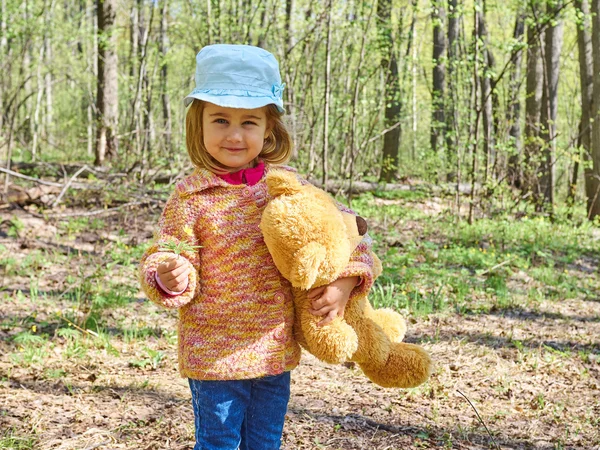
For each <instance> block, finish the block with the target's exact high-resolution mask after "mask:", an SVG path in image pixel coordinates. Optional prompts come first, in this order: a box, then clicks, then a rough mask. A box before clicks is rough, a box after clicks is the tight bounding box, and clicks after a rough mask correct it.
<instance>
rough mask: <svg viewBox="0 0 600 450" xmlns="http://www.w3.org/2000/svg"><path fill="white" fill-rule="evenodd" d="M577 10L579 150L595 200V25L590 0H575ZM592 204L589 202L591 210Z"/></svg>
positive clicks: (572, 192)
mask: <svg viewBox="0 0 600 450" xmlns="http://www.w3.org/2000/svg"><path fill="white" fill-rule="evenodd" d="M575 7H576V8H577V9H579V10H580V11H581V14H582V23H581V24H579V26H578V27H577V45H578V49H579V83H580V90H581V121H580V125H579V135H578V139H577V142H578V144H577V148H578V151H579V154H580V155H581V154H582V155H583V159H584V161H587V162H588V163H589V164H586V165H585V168H584V180H585V193H586V199H588V200H591V199H593V198H594V191H593V181H592V180H593V171H592V164H593V163H592V162H591V158H590V155H591V153H590V151H591V143H592V123H591V121H590V119H591V113H592V96H593V92H594V91H593V89H594V59H593V56H592V24H591V20H590V5H589V1H588V0H575ZM578 172H579V164H578V161H577V160H576V162H575V165H574V167H573V177H572V179H571V186H570V189H569V195H570V199H569V202H570V204H574V202H575V193H576V192H577V179H578V178H579V176H578V175H579V174H578ZM590 206H591V203H588V211H589V209H590Z"/></svg>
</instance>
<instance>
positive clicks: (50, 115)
mask: <svg viewBox="0 0 600 450" xmlns="http://www.w3.org/2000/svg"><path fill="white" fill-rule="evenodd" d="M54 3H55V2H54V1H51V2H50V5H49V7H48V11H47V12H46V15H47V18H46V30H45V31H44V47H45V48H46V51H45V53H44V61H45V66H46V67H52V63H53V51H52V36H51V35H50V33H51V30H52V26H51V24H52V14H53V11H54ZM44 82H45V87H44V91H45V96H46V114H45V115H44V132H45V137H46V141H47V142H48V145H49V146H50V147H53V146H54V137H53V133H52V127H53V124H54V100H53V88H52V85H53V81H52V71H51V70H47V71H46V75H45V77H44Z"/></svg>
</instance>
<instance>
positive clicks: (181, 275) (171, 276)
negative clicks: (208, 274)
mask: <svg viewBox="0 0 600 450" xmlns="http://www.w3.org/2000/svg"><path fill="white" fill-rule="evenodd" d="M189 274H190V269H189V268H188V267H183V268H181V270H180V269H177V270H172V271H171V272H166V273H164V274H163V275H162V276H161V280H163V278H164V280H163V281H165V282H167V283H172V282H177V283H181V282H182V281H184V280H186V279H187V277H188V276H189ZM159 276H160V274H159Z"/></svg>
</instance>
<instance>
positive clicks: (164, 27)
mask: <svg viewBox="0 0 600 450" xmlns="http://www.w3.org/2000/svg"><path fill="white" fill-rule="evenodd" d="M168 27H169V22H168V0H163V8H162V13H161V21H160V54H161V68H160V80H161V91H162V108H163V122H164V127H165V131H164V136H165V150H166V151H167V154H168V155H170V154H171V153H172V151H173V145H172V143H171V134H172V126H171V100H170V99H169V91H168V83H167V81H168V73H167V68H168V64H167V52H168V49H169V34H168Z"/></svg>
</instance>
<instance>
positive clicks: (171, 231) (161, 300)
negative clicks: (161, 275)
mask: <svg viewBox="0 0 600 450" xmlns="http://www.w3.org/2000/svg"><path fill="white" fill-rule="evenodd" d="M186 210H187V207H186V202H185V199H183V198H181V196H180V195H179V194H178V193H177V192H174V193H173V194H172V195H171V197H170V198H169V200H168V201H167V204H166V206H165V209H164V210H163V212H162V215H161V218H160V220H159V223H158V231H157V232H156V234H155V237H154V242H153V244H152V245H151V246H150V248H148V250H146V252H145V253H144V256H143V257H142V260H141V262H140V283H141V286H142V289H143V290H144V292H145V293H146V295H147V296H148V298H149V299H150V300H151V301H152V302H154V303H157V304H158V305H161V306H164V307H165V308H179V307H181V306H184V305H185V304H187V303H189V302H190V301H191V300H192V298H194V295H195V291H196V288H197V284H198V268H199V263H200V260H199V253H198V252H199V249H198V248H196V249H194V250H189V249H187V250H183V251H182V252H181V253H180V255H179V257H180V258H183V259H184V260H185V264H187V265H188V266H189V267H190V269H191V270H190V274H189V278H188V285H187V288H186V289H185V290H184V291H183V292H182V293H181V294H179V295H170V294H168V293H166V292H165V291H164V290H163V289H161V288H160V286H159V285H158V283H157V282H156V277H157V273H156V270H157V267H158V265H159V264H161V263H162V262H164V261H166V260H168V259H169V258H172V257H173V256H174V255H175V253H174V252H173V251H172V250H168V249H166V248H165V247H166V246H165V244H180V243H185V244H188V245H190V246H195V247H198V246H199V245H200V243H199V241H198V239H197V237H196V234H195V232H194V225H195V224H194V220H193V217H190V214H189V213H188V212H187V211H186Z"/></svg>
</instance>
